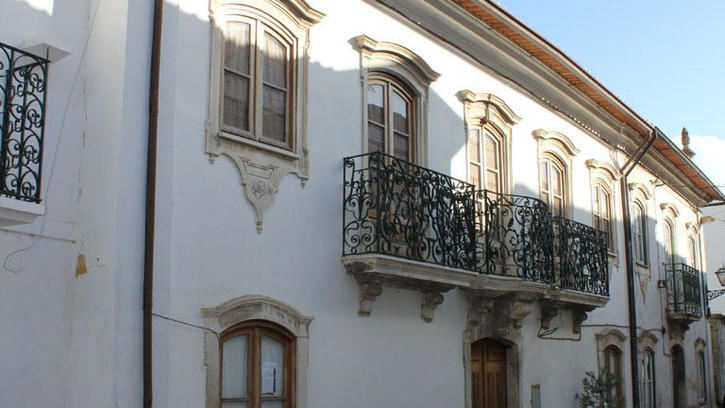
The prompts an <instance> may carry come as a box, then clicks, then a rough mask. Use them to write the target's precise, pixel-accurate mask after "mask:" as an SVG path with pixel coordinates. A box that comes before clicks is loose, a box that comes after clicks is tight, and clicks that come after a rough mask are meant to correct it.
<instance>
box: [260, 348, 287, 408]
mask: <svg viewBox="0 0 725 408" xmlns="http://www.w3.org/2000/svg"><path fill="white" fill-rule="evenodd" d="M261 373H262V381H261V384H262V390H261V394H262V396H263V397H265V396H275V397H281V396H283V395H284V344H282V343H280V342H278V341H277V340H275V339H273V338H271V337H267V336H262V368H261Z"/></svg>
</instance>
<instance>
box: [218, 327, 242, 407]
mask: <svg viewBox="0 0 725 408" xmlns="http://www.w3.org/2000/svg"><path fill="white" fill-rule="evenodd" d="M222 356H223V358H222V398H244V397H246V396H247V335H246V334H245V335H242V336H237V337H232V338H231V339H228V340H226V341H225V342H224V344H223V346H222ZM232 406H233V405H230V407H232Z"/></svg>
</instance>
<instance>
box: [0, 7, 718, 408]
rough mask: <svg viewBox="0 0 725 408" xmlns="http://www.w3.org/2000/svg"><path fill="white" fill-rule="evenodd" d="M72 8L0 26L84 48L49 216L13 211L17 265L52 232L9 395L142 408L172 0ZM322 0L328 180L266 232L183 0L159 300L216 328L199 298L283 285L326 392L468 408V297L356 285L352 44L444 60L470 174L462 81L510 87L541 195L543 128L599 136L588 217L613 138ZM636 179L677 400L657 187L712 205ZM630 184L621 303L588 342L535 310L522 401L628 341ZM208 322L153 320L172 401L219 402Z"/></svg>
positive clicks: (445, 113) (698, 330)
mask: <svg viewBox="0 0 725 408" xmlns="http://www.w3.org/2000/svg"><path fill="white" fill-rule="evenodd" d="M55 3H56V4H53V1H50V0H49V1H40V0H33V1H30V0H28V1H14V0H0V9H2V10H3V12H2V13H0V41H2V42H5V43H9V44H11V45H14V44H17V43H20V42H22V41H24V40H26V39H27V38H34V37H43V36H48V37H52V38H57V39H59V40H61V41H62V42H63V43H65V44H68V45H69V46H70V47H71V49H72V53H71V54H70V56H69V57H67V58H65V59H63V60H62V61H59V62H58V63H54V64H52V65H51V66H50V67H51V68H50V79H49V84H50V87H49V90H48V107H47V119H46V128H45V135H46V139H45V149H46V150H45V151H46V154H45V157H44V160H45V161H44V175H43V177H44V178H43V188H44V196H43V198H44V201H43V202H44V204H45V206H46V214H45V216H43V217H42V218H40V219H39V220H38V221H36V222H34V223H33V224H31V225H27V226H20V227H2V228H0V243H2V244H0V255H1V256H2V260H3V261H4V260H6V257H7V256H8V255H10V254H11V253H13V251H16V250H18V249H21V248H24V247H25V246H27V245H28V244H30V243H33V244H34V245H33V246H32V248H30V249H28V250H26V251H24V252H20V253H17V254H14V255H12V256H11V257H10V258H9V259H8V260H7V265H8V268H9V269H12V270H13V271H8V270H3V271H1V273H0V330H2V335H0V355H3V356H4V358H3V368H2V369H1V370H0V406H13V407H40V406H47V407H50V406H59V407H68V408H70V407H136V406H140V404H141V310H142V309H141V289H142V285H141V283H142V273H143V231H144V230H143V228H144V224H143V222H144V193H145V160H146V145H145V143H146V142H145V141H146V124H147V112H148V109H147V104H148V100H147V91H148V66H149V61H150V57H149V55H150V37H151V32H150V28H151V21H152V14H153V7H152V4H151V2H148V1H142V0H124V1H109V0H100V5H99V0H87V1H86V0H77V1H73V2H67V3H61V2H57V1H56V2H55ZM309 4H310V5H311V6H312V7H313V8H315V9H317V10H319V11H321V12H323V13H324V14H325V15H326V17H325V18H324V19H323V20H322V21H321V22H320V23H318V24H316V25H314V26H313V27H312V28H311V31H310V47H309V57H310V61H309V101H308V112H309V113H308V117H307V118H306V120H307V125H308V143H307V147H308V149H309V156H310V171H309V181H308V182H307V183H306V185H305V186H304V187H302V186H301V185H300V182H299V180H298V179H297V178H296V177H295V176H292V175H288V176H286V177H284V178H283V179H282V181H281V183H280V186H279V191H278V193H277V195H276V197H275V199H274V204H273V205H272V207H271V208H270V209H269V210H268V211H267V212H266V214H265V217H264V231H263V232H262V233H261V234H257V232H256V230H255V225H256V219H255V216H254V211H253V209H252V207H251V206H250V204H249V203H248V202H247V200H246V198H245V195H244V191H243V187H242V185H241V180H240V175H239V172H238V170H237V168H236V167H235V165H234V164H233V163H232V161H231V160H229V159H227V158H225V157H221V158H219V159H217V160H216V161H215V163H214V164H210V162H209V158H208V156H207V155H205V154H204V135H205V125H206V121H207V112H208V104H209V103H210V102H209V100H208V98H209V97H208V95H209V88H208V87H209V79H208V78H209V69H210V68H209V55H210V43H209V41H210V23H209V5H208V2H207V1H199V0H168V1H166V2H165V6H164V20H163V23H164V27H163V46H162V54H161V86H160V89H161V91H160V96H159V98H160V109H159V150H158V156H159V159H158V179H157V201H156V214H157V218H156V222H157V224H156V245H155V281H154V290H155V292H154V311H155V312H156V313H158V314H161V315H164V316H169V317H172V318H174V319H178V320H181V321H185V322H189V323H192V324H197V325H203V324H204V320H203V316H202V313H201V310H202V308H207V307H215V306H218V305H220V304H222V303H224V302H225V301H227V300H229V299H232V298H236V297H239V296H243V295H253V294H259V295H264V296H267V297H271V298H274V299H278V300H279V301H282V302H284V303H287V304H289V305H291V306H292V307H294V308H296V309H297V310H299V311H300V312H301V313H304V314H306V315H309V316H311V317H313V319H314V320H313V321H312V323H311V324H310V328H309V336H310V337H309V339H310V340H309V366H308V370H307V406H308V407H320V408H325V407H330V408H332V407H339V406H344V407H350V408H368V407H370V408H372V407H401V408H402V407H464V406H465V403H466V398H467V396H466V391H465V387H464V383H465V375H466V373H465V369H464V365H463V331H464V329H465V326H466V314H467V311H468V306H467V302H466V299H465V297H464V296H463V294H462V293H461V292H460V291H458V290H452V291H450V292H447V293H445V295H444V296H445V300H444V302H443V304H442V305H441V306H439V307H438V308H437V309H436V310H435V317H434V320H433V321H432V322H431V323H425V322H423V321H422V320H421V319H420V317H419V315H420V293H418V292H413V291H407V290H402V289H392V288H388V287H386V288H384V290H383V293H382V295H381V296H380V297H379V298H378V299H377V300H376V301H375V303H374V306H373V310H372V314H371V316H370V317H367V318H361V317H358V314H357V310H358V287H357V284H356V283H355V281H354V280H353V279H352V278H351V277H350V276H349V275H347V274H346V273H345V269H344V267H343V265H342V263H341V260H340V258H341V253H342V247H341V240H342V238H341V233H340V230H341V225H342V212H341V201H342V193H343V190H342V158H343V157H345V156H349V155H355V154H359V153H361V134H362V129H361V125H362V122H361V112H362V109H363V107H362V106H361V100H362V98H361V86H360V70H359V58H360V56H359V53H358V52H357V51H356V50H355V49H353V47H352V46H351V44H350V43H349V40H350V39H351V38H353V37H355V36H358V35H361V34H365V35H367V36H369V37H370V38H373V39H375V40H377V41H390V42H395V43H397V44H400V45H403V46H405V47H407V48H408V49H410V50H411V51H413V52H414V53H416V54H418V55H419V56H420V57H421V58H422V59H423V60H425V61H426V62H427V63H428V64H429V65H430V66H431V68H432V69H433V70H435V71H437V72H438V73H440V74H441V75H440V77H439V78H438V79H437V80H436V81H435V82H433V83H432V84H431V86H430V90H429V92H430V94H429V111H428V123H427V129H428V130H427V132H428V157H427V163H428V167H430V168H432V169H434V170H437V171H440V172H442V173H445V174H450V175H452V176H454V177H457V178H460V179H466V178H467V175H466V168H467V163H466V149H465V148H466V145H465V143H466V139H465V138H466V133H465V129H464V121H463V105H462V104H461V102H460V101H459V99H458V98H457V97H456V93H457V92H459V91H461V90H464V89H470V90H472V91H474V92H486V93H491V94H494V95H496V96H498V97H499V98H501V99H502V100H504V101H505V102H506V104H507V105H508V106H509V107H511V109H512V110H513V111H514V112H515V113H516V114H517V115H518V116H521V118H522V120H521V121H520V122H519V123H518V124H516V125H514V126H513V128H512V162H513V170H512V174H511V175H510V176H511V177H512V178H513V185H514V192H515V193H516V194H522V195H529V196H537V195H538V189H539V187H538V161H537V160H538V159H537V142H536V140H535V139H534V137H533V136H532V132H533V131H534V130H536V129H545V130H549V131H557V132H561V133H563V134H565V135H566V136H567V137H568V138H569V139H570V140H571V141H572V142H573V143H574V144H575V145H576V147H577V148H578V149H580V153H579V154H577V155H576V156H574V157H573V159H572V168H571V182H572V186H573V188H572V189H571V192H572V197H571V200H572V203H571V204H572V210H573V211H572V213H571V214H570V215H571V216H570V218H572V219H574V220H576V221H579V222H582V223H585V224H591V223H592V215H591V191H590V173H589V169H588V168H587V166H586V164H585V162H586V161H587V160H589V159H596V160H599V161H604V162H611V158H610V152H609V148H608V147H607V146H606V145H605V144H604V143H602V142H601V141H600V140H598V139H596V138H594V137H593V136H592V135H590V134H589V133H587V132H586V131H585V130H583V129H582V128H581V127H580V126H578V125H576V124H575V123H573V122H572V121H569V120H567V119H564V118H563V117H562V116H561V115H559V114H557V113H555V112H553V111H552V110H551V109H550V108H548V107H547V106H545V105H543V104H542V103H540V102H538V101H536V100H535V99H533V98H532V97H531V96H530V95H528V94H527V93H525V92H524V91H523V90H522V89H521V88H519V87H517V86H515V85H514V84H512V83H511V82H510V81H508V80H505V79H503V78H501V77H499V76H496V75H495V74H493V73H491V71H490V70H488V69H484V68H483V67H481V66H479V65H477V64H476V63H475V62H473V61H472V60H471V59H470V58H466V57H464V56H462V55H461V54H460V53H458V52H456V51H454V50H452V49H450V48H449V47H446V46H445V45H444V44H443V43H442V42H441V41H439V40H437V39H434V38H433V37H432V36H430V35H428V34H426V32H425V30H423V29H419V28H416V27H413V26H411V24H409V22H407V21H406V20H405V19H403V18H400V17H396V16H395V15H394V14H393V13H391V12H389V11H385V10H384V9H383V8H380V7H377V6H375V5H372V4H370V2H366V1H352V0H349V1H339V0H309ZM489 57H490V58H492V59H495V58H499V57H500V56H497V55H495V54H492V55H490V56H489ZM66 103H67V104H68V108H67V109H66ZM64 112H67V114H66V116H65V120H63V114H64ZM61 123H63V124H64V127H63V128H62V131H61V128H60V126H61ZM56 146H58V147H57V151H56ZM620 160H621V161H620V162H619V164H620V165H621V164H622V162H623V161H624V159H622V158H621V157H620ZM51 171H52V174H51ZM630 181H636V182H639V183H642V184H644V185H646V186H647V187H648V188H649V189H650V191H652V193H653V195H652V198H651V199H650V200H648V202H647V204H646V205H647V212H648V217H649V222H648V226H649V228H648V235H649V237H650V240H649V244H650V245H649V249H650V251H649V253H650V266H649V268H648V271H649V274H650V275H651V277H650V279H649V280H648V283H647V285H646V286H645V289H644V291H642V290H641V289H640V285H639V281H638V280H637V278H636V277H635V288H636V297H637V309H638V314H637V319H638V326H639V328H641V329H642V330H648V331H651V332H652V333H653V334H655V336H656V337H657V338H658V342H657V344H656V350H655V351H656V366H657V376H658V377H657V390H658V406H662V407H665V406H671V405H672V394H671V391H672V385H671V382H670V377H671V373H670V370H671V364H670V360H669V358H670V357H669V350H670V348H671V346H672V344H673V343H672V342H671V341H670V339H669V335H670V333H669V331H668V330H669V329H666V330H664V329H665V328H666V327H667V320H666V319H667V318H666V314H665V309H664V307H665V304H666V293H665V289H663V288H660V287H658V281H659V280H664V279H665V278H664V269H663V268H662V266H661V265H662V262H663V259H664V252H663V251H664V249H663V247H662V245H661V244H660V242H661V241H662V239H661V237H662V214H661V209H660V203H663V202H669V203H672V204H674V205H676V206H677V207H678V209H679V211H680V215H679V217H677V220H676V223H677V225H676V230H677V231H678V232H682V231H685V224H686V223H693V222H694V223H697V217H698V212H697V209H696V208H694V207H693V206H692V205H691V204H690V203H688V202H687V201H686V200H685V199H684V198H683V196H682V195H681V194H680V193H678V192H677V191H675V190H673V189H671V188H670V187H667V186H660V185H659V184H658V183H657V178H656V177H655V176H653V175H652V174H651V173H649V172H648V171H646V170H645V169H643V168H642V167H638V168H636V169H635V171H634V172H633V173H632V175H631V176H630ZM613 187H614V200H613V213H614V215H615V219H616V227H615V232H616V239H615V242H616V243H617V247H616V253H615V254H614V255H613V256H612V257H610V269H611V286H610V301H609V303H608V304H607V305H606V307H602V308H598V309H595V310H594V311H592V312H590V313H589V317H588V319H587V320H586V321H585V322H584V324H583V325H582V330H581V338H578V336H577V335H576V334H574V333H572V330H571V327H570V326H571V323H570V322H571V320H570V312H568V311H565V312H561V313H560V314H559V315H558V316H557V317H555V318H554V319H553V320H552V322H551V327H557V328H558V330H557V331H556V333H555V334H554V335H553V337H561V338H563V340H554V339H541V338H538V337H537V333H538V330H539V324H540V316H541V312H540V310H539V307H538V306H537V307H535V309H534V311H533V312H532V313H531V314H529V315H528V316H527V317H526V318H525V320H524V322H523V327H522V331H521V339H522V342H521V344H519V350H520V353H521V355H520V361H521V367H520V373H521V377H520V385H521V389H520V396H521V398H520V399H521V401H522V406H529V399H530V389H531V386H532V385H534V384H538V385H540V386H541V399H542V406H545V407H559V406H562V407H563V406H573V405H574V403H575V402H574V395H575V393H577V392H581V389H580V388H581V380H582V378H583V377H584V374H585V372H586V371H588V370H593V371H596V370H597V369H598V360H597V342H596V338H595V336H596V334H598V333H601V332H603V331H604V330H605V329H609V328H618V329H619V330H620V331H621V332H622V333H624V334H625V335H626V336H629V332H628V329H627V325H628V324H629V320H628V307H627V301H626V299H627V286H626V278H625V273H626V268H625V261H624V236H623V224H622V221H621V216H622V208H621V191H620V188H619V183H618V182H615V183H614V186H613ZM41 230H42V234H41V236H40V238H39V239H37V242H35V239H34V236H35V234H37V233H38V231H41ZM655 238H656V239H655ZM678 243H679V245H680V246H679V247H678V253H680V254H684V253H685V251H686V247H685V244H686V243H685V241H684V240H682V239H681V240H678ZM703 252H704V248H703ZM79 254H83V255H84V256H85V258H86V262H87V269H88V272H87V273H86V274H83V275H80V276H76V266H77V258H78V255H79ZM703 266H704V265H703ZM703 266H700V269H703ZM645 272H647V271H642V273H645ZM638 276H639V275H638ZM663 330H664V331H663ZM708 330H709V329H708V326H707V324H706V321H705V320H704V319H701V320H699V321H696V322H694V323H692V324H691V325H690V328H689V330H687V331H686V332H685V335H684V343H683V348H684V349H685V361H686V372H687V373H688V376H687V377H688V393H689V395H688V401H690V403H691V404H695V400H696V395H695V392H696V391H695V390H696V378H697V376H696V375H695V373H696V366H695V354H694V353H695V351H694V342H695V341H696V340H697V339H699V338H701V339H703V340H704V341H705V342H706V343H709V341H710V335H709V331H708ZM204 335H205V333H204V331H202V330H199V329H196V328H192V327H188V326H184V325H180V324H177V323H173V322H169V321H167V320H163V319H160V318H155V320H154V343H153V352H154V406H157V407H203V406H204V404H205V400H206V394H205V392H206V391H205V384H206V369H205V366H204ZM628 341H629V340H627V341H625V342H624V343H623V350H622V357H623V358H622V368H623V373H624V374H625V378H624V385H625V395H626V396H627V398H628V399H629V398H631V392H630V386H631V384H630V380H629V372H630V371H629V370H630V368H629V343H628ZM708 356H710V354H709V353H708ZM708 364H710V362H709V361H708ZM712 389H713V386H712V383H711V384H709V385H708V390H709V391H710V392H712V391H711V390H712ZM41 390H42V391H41ZM712 399H713V398H712V396H710V397H709V398H708V403H711V402H712ZM628 406H631V401H629V402H628ZM693 406H694V405H693ZM710 406H711V405H710Z"/></svg>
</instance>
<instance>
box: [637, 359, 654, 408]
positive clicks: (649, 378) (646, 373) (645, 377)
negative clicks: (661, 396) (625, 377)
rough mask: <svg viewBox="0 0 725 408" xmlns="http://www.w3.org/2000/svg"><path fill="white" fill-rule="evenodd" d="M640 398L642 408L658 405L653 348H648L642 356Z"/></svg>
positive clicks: (652, 407) (651, 407)
mask: <svg viewBox="0 0 725 408" xmlns="http://www.w3.org/2000/svg"><path fill="white" fill-rule="evenodd" d="M641 377H642V379H641V381H642V385H641V386H640V388H641V390H640V392H641V394H640V397H641V399H642V402H641V404H640V406H641V407H642V408H655V406H656V405H657V404H656V402H657V393H656V388H655V354H654V351H652V349H651V348H647V349H646V350H645V351H644V353H643V354H642V371H641Z"/></svg>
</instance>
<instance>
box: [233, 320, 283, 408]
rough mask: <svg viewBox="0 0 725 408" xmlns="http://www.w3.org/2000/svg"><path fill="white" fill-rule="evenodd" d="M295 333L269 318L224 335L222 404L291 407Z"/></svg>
mask: <svg viewBox="0 0 725 408" xmlns="http://www.w3.org/2000/svg"><path fill="white" fill-rule="evenodd" d="M293 355H294V344H293V337H292V336H291V335H290V334H289V333H287V332H286V331H285V330H284V329H282V328H281V327H278V326H276V325H274V324H272V323H267V322H247V323H244V324H242V325H239V326H236V327H233V328H232V329H230V330H228V331H227V332H225V333H224V334H223V335H222V337H221V379H222V381H221V390H220V392H221V396H220V399H221V406H222V408H290V407H292V406H293V401H292V395H291V392H290V391H291V385H292V383H293V379H292V375H293V368H292V365H293V363H294V361H293V358H292V356H293Z"/></svg>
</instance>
